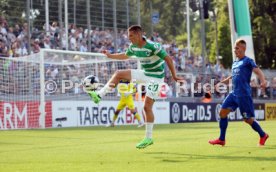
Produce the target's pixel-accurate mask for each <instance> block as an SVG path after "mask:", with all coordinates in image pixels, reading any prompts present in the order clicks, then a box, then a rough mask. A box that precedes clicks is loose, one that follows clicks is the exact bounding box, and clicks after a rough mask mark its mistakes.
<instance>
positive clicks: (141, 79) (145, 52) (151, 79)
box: [88, 25, 182, 149]
mask: <svg viewBox="0 0 276 172" xmlns="http://www.w3.org/2000/svg"><path fill="white" fill-rule="evenodd" d="M128 38H129V40H130V41H131V44H130V45H129V47H128V49H127V51H126V52H125V53H116V54H110V53H109V52H108V51H103V52H102V53H103V54H105V55H106V56H107V57H108V58H111V59H119V60H125V59H128V58H129V57H131V56H133V57H135V58H138V59H139V60H140V62H141V65H142V70H134V69H131V70H130V69H127V70H118V71H116V72H115V74H114V75H113V76H112V78H111V79H110V80H109V81H108V83H107V84H106V85H105V86H104V87H103V88H102V89H101V90H100V91H98V92H94V91H91V92H88V94H89V95H90V97H91V98H92V100H93V101H94V102H95V103H99V101H100V100H101V97H103V96H104V95H105V94H106V93H107V92H108V91H110V90H111V89H112V88H115V87H116V86H117V84H118V83H119V81H120V80H121V79H126V80H129V81H135V82H137V83H142V84H147V93H146V98H145V102H144V112H145V113H144V114H145V116H146V117H145V121H146V124H145V126H146V136H145V138H144V139H143V140H142V141H141V142H139V143H138V144H137V145H136V148H138V149H141V148H145V147H147V146H149V145H151V144H153V139H152V130H153V123H154V114H153V111H152V106H153V104H154V100H155V99H156V98H157V97H158V92H159V90H160V88H159V87H160V85H161V83H163V82H164V77H165V70H164V67H165V66H164V65H165V62H166V63H167V65H168V67H169V69H170V71H171V74H172V77H173V79H174V80H175V81H178V80H182V78H180V77H177V76H176V71H175V68H174V65H173V61H172V59H171V58H170V57H169V56H168V55H167V53H166V51H165V50H164V49H163V48H162V46H161V45H160V44H159V43H156V42H152V41H150V40H147V39H146V38H145V37H143V31H142V28H141V26H138V25H133V26H131V27H129V28H128Z"/></svg>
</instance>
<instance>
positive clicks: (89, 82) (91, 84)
mask: <svg viewBox="0 0 276 172" xmlns="http://www.w3.org/2000/svg"><path fill="white" fill-rule="evenodd" d="M99 83H100V82H99V78H98V77H96V76H94V75H89V76H87V77H85V78H84V79H83V81H82V86H83V89H84V91H86V92H87V91H95V90H97V89H98V86H99Z"/></svg>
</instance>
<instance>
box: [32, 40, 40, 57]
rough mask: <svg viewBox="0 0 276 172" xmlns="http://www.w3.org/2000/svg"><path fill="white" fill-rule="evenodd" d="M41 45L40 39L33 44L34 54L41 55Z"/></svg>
mask: <svg viewBox="0 0 276 172" xmlns="http://www.w3.org/2000/svg"><path fill="white" fill-rule="evenodd" d="M39 44H40V41H39V39H38V38H37V39H35V41H34V42H33V44H32V52H33V53H39V51H40V46H39Z"/></svg>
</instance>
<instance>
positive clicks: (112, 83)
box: [88, 69, 131, 104]
mask: <svg viewBox="0 0 276 172" xmlns="http://www.w3.org/2000/svg"><path fill="white" fill-rule="evenodd" d="M121 79H126V80H131V70H130V69H127V70H118V71H116V72H115V73H114V74H113V76H112V77H111V79H110V80H109V81H108V82H107V83H106V84H105V86H104V87H103V88H102V89H101V90H100V91H98V92H95V91H90V92H88V94H89V95H90V97H91V99H92V100H93V101H94V103H96V104H98V103H99V102H100V101H101V98H102V97H103V96H105V94H106V93H108V92H109V91H111V90H112V88H115V87H116V86H117V84H118V83H119V81H120V80H121Z"/></svg>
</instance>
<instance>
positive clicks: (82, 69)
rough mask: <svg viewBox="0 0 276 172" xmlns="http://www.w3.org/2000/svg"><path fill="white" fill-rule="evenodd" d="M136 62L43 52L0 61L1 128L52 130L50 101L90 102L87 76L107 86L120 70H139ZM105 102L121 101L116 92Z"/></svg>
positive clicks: (62, 52)
mask: <svg viewBox="0 0 276 172" xmlns="http://www.w3.org/2000/svg"><path fill="white" fill-rule="evenodd" d="M138 66H140V65H139V64H138V61H137V60H134V59H130V60H127V61H119V60H112V59H108V58H106V57H105V56H104V55H103V54H100V53H85V52H76V51H63V50H52V49H41V51H40V52H39V53H37V54H32V55H29V56H24V57H18V58H0V129H29V128H51V127H52V121H53V119H52V116H51V113H52V112H51V108H52V107H51V101H56V100H58V101H59V100H61V101H68V100H71V101H78V100H90V98H89V96H87V94H86V93H85V92H84V91H83V89H82V87H81V81H82V79H83V78H84V77H85V76H88V75H95V76H98V78H99V79H100V82H101V83H103V84H105V83H106V82H107V81H108V80H109V79H110V78H111V76H112V75H113V73H114V72H115V71H116V70H118V69H137V68H138ZM103 99H104V100H118V99H119V97H118V96H117V93H116V92H114V93H111V94H108V95H107V96H106V97H104V98H103Z"/></svg>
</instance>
